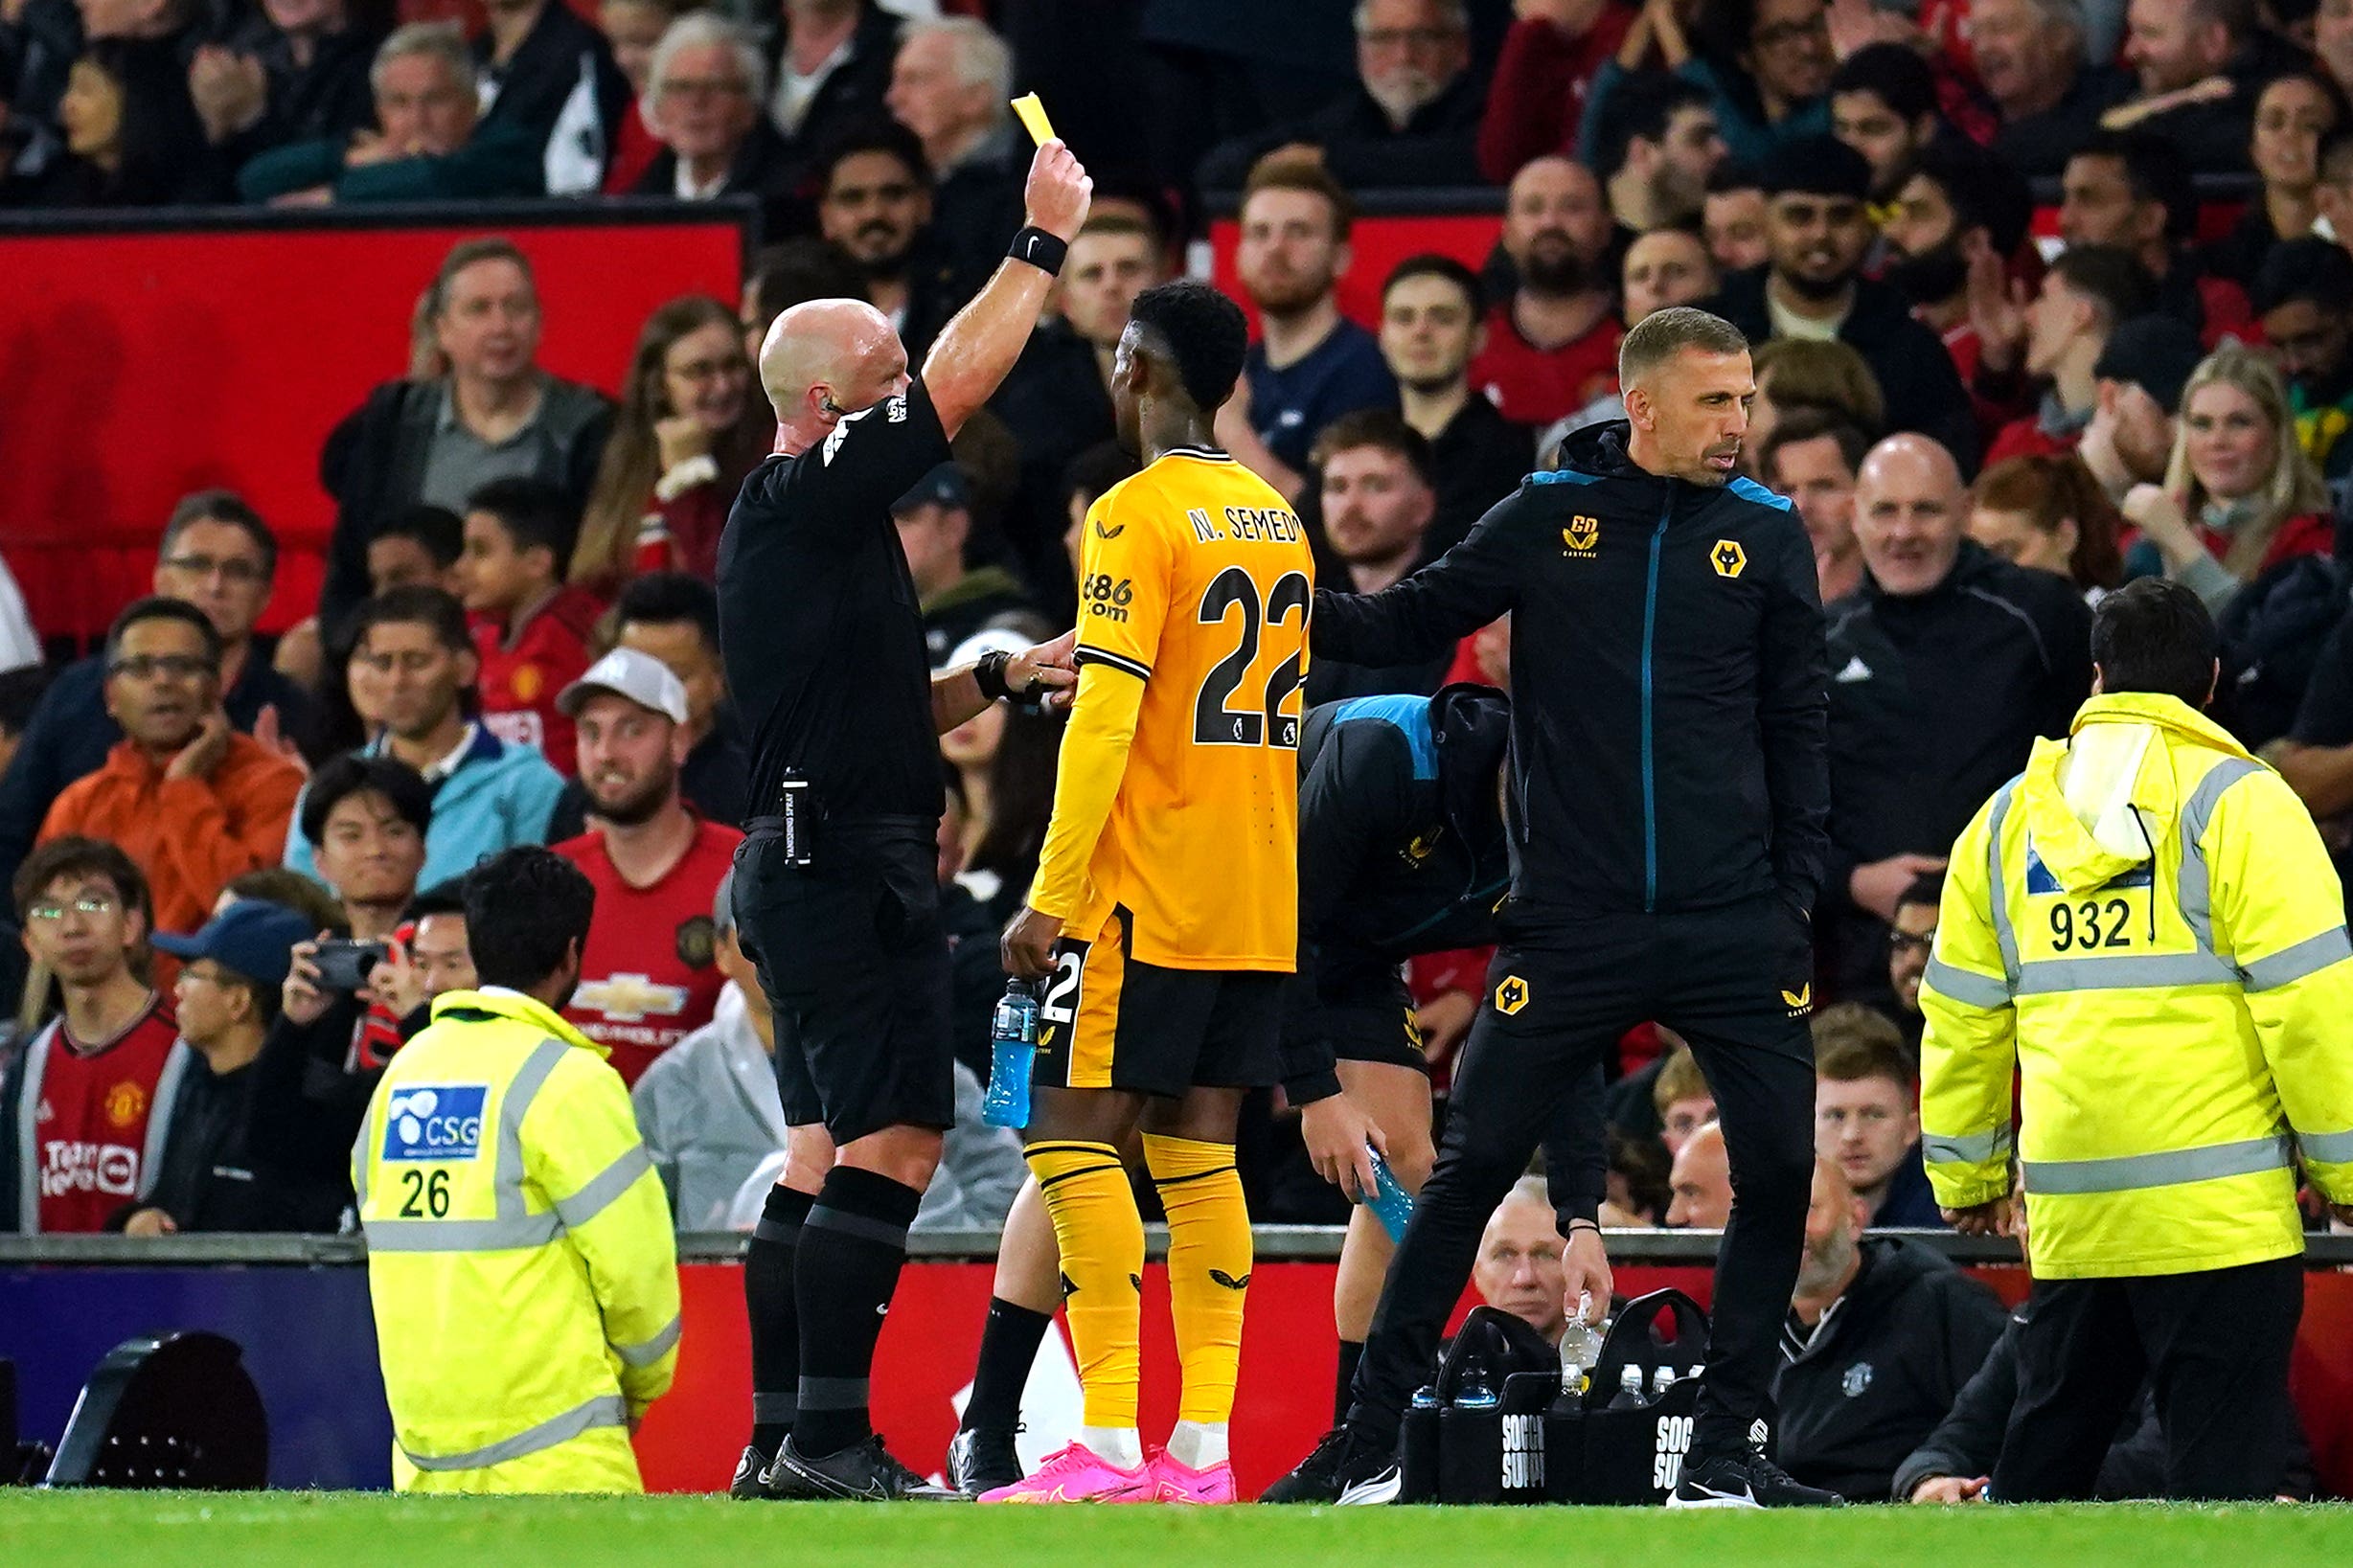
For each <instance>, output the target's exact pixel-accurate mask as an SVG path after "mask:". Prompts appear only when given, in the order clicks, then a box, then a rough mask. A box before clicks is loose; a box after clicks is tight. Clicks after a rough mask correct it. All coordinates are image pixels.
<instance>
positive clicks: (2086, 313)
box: [1980, 245, 2157, 464]
mask: <svg viewBox="0 0 2353 1568" xmlns="http://www.w3.org/2000/svg"><path fill="white" fill-rule="evenodd" d="M2156 297H2157V289H2156V286H2155V284H2154V282H2153V281H2152V280H2151V278H2150V277H2149V272H2148V269H2147V268H2146V267H2144V266H2142V265H2141V264H2140V263H2139V261H2136V260H2135V259H2134V258H2133V256H2132V254H2131V253H2130V252H2128V251H2122V250H2118V249H2117V248H2116V247H2115V246H2113V245H2077V246H2074V247H2073V248H2071V249H2069V250H2067V251H2066V252H2065V253H2063V254H2062V255H2061V256H2060V257H2059V259H2058V260H2057V261H2053V262H2052V263H2051V265H2050V270H2049V271H2048V272H2045V274H2044V275H2043V288H2042V292H2041V293H2040V294H2038V295H2037V296H2036V298H2035V301H2034V303H2033V304H2031V305H2029V306H2027V307H2026V308H2025V311H2024V312H2023V314H2024V317H2025V327H2026V341H2025V369H2026V374H2027V375H2029V376H2031V377H2033V378H2034V380H2035V381H2036V382H2038V383H2041V384H2043V389H2044V390H2043V398H2042V405H2041V407H2040V408H2039V409H2037V410H2036V412H2035V414H2034V415H2033V416H2032V417H2031V418H2027V419H2019V420H2011V421H2010V423H2008V424H2007V425H2005V426H2003V427H2002V431H2001V433H2000V434H1999V435H1998V436H1996V437H1995V438H1994V443H1993V445H1992V446H1990V447H1989V448H1987V450H1986V454H1985V460H1986V462H1987V463H1989V464H1993V463H1999V462H2001V461H2002V460H2003V459H2005V458H2013V457H2028V456H2041V455H2046V454H2050V453H2055V452H2071V451H2073V450H2074V449H2075V443H2077V442H2078V441H2080V440H2081V439H2082V438H2083V433H2084V426H2086V425H2088V424H2090V422H2091V416H2092V415H2093V414H2095V413H2097V412H2099V393H2100V384H2099V376H2098V375H2097V374H2096V367H2097V366H2098V365H2099V362H2100V355H2101V354H2102V353H2104V352H2107V349H2108V340H2109V339H2110V338H2111V337H2113V335H2114V334H2115V330H2116V329H2117V328H2118V327H2120V326H2122V325H2123V324H2124V323H2126V322H2128V321H2131V320H2132V319H2133V318H2134V317H2136V316H2138V315H2142V314H2144V313H2145V312H2146V311H2147V310H2148V309H2149V307H2150V306H2151V305H2152V304H2153V303H2154V302H2155V300H2156ZM1980 352H1981V353H1982V354H1983V355H1984V357H1985V358H1986V359H1987V360H1991V359H1992V358H1993V356H1994V352H1995V350H1994V345H1993V343H1992V342H1991V340H1987V341H1985V342H1984V343H1982V344H1981V346H1980ZM2001 352H2002V355H2003V357H2005V358H2006V357H2008V356H2009V354H2010V353H2011V352H2014V350H2013V347H2012V346H2011V345H2006V344H2005V345H2003V346H2002V349H2001Z"/></svg>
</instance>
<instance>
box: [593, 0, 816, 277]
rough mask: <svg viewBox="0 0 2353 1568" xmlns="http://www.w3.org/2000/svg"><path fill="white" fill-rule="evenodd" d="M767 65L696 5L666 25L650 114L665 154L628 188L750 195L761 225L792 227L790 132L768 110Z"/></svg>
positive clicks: (682, 195)
mask: <svg viewBox="0 0 2353 1568" xmlns="http://www.w3.org/2000/svg"><path fill="white" fill-rule="evenodd" d="M767 84H768V62H767V59H766V57H765V56H763V55H762V54H761V53H760V46H759V45H757V44H755V43H754V42H752V38H751V34H748V33H746V32H745V31H744V30H743V29H742V27H741V26H739V25H738V24H736V23H735V22H732V21H729V20H728V19H727V18H725V17H723V16H720V14H718V13H717V12H715V11H690V12H688V13H687V14H686V15H684V16H681V17H679V18H678V19H677V20H676V21H674V22H673V23H671V24H670V26H669V27H668V28H666V29H664V30H663V33H662V38H661V41H660V42H659V43H657V44H655V45H654V46H653V61H652V64H651V67H649V69H648V73H647V78H646V98H645V110H644V113H645V118H646V121H647V123H648V124H650V125H651V126H652V127H653V134H654V137H655V139H656V140H658V141H659V142H660V143H661V144H662V150H661V151H659V152H657V153H655V154H654V155H653V161H652V162H651V164H649V165H647V167H646V171H645V172H644V173H643V174H641V175H639V176H638V179H637V182H636V183H635V184H634V185H633V186H631V187H630V194H632V195H640V196H668V197H670V198H672V199H673V200H675V201H709V200H713V199H715V198H717V197H720V196H748V197H750V198H752V199H753V200H755V201H757V202H759V203H760V204H761V208H762V228H763V230H764V232H765V233H768V234H780V233H788V232H789V231H790V226H791V223H792V220H793V218H794V217H795V216H797V215H796V214H795V213H794V211H793V208H794V205H795V203H794V194H795V193H794V190H793V183H794V180H793V176H794V170H793V169H792V166H791V162H790V159H789V156H788V153H787V151H786V149H785V141H784V138H783V137H781V136H779V135H778V134H777V133H776V127H775V126H774V125H770V124H769V123H768V118H767V116H766V115H765V113H763V112H762V105H763V104H764V103H765V101H766V98H767Z"/></svg>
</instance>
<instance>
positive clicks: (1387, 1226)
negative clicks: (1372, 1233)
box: [1357, 1144, 1413, 1241]
mask: <svg viewBox="0 0 2353 1568" xmlns="http://www.w3.org/2000/svg"><path fill="white" fill-rule="evenodd" d="M1364 1147H1365V1149H1366V1151H1367V1152H1369V1153H1370V1154H1371V1155H1372V1157H1373V1191H1372V1193H1371V1195H1370V1196H1366V1197H1359V1198H1358V1199H1357V1201H1358V1202H1359V1203H1361V1204H1363V1205H1365V1206H1366V1207H1367V1208H1369V1209H1371V1210H1372V1211H1373V1216H1374V1217H1375V1218H1377V1219H1379V1220H1380V1221H1381V1228H1382V1230H1384V1231H1387V1232H1388V1233H1389V1239H1390V1240H1392V1241H1403V1240H1404V1239H1405V1221H1407V1220H1409V1219H1411V1218H1412V1217H1413V1194H1412V1193H1408V1192H1406V1191H1405V1184H1404V1183H1403V1182H1401V1181H1399V1180H1398V1179H1397V1177H1396V1175H1395V1173H1393V1172H1392V1171H1391V1170H1389V1162H1388V1161H1386V1160H1384V1159H1382V1157H1381V1151H1380V1150H1379V1149H1377V1148H1373V1146H1372V1145H1370V1144H1367V1145H1365V1146H1364Z"/></svg>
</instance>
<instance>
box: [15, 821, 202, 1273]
mask: <svg viewBox="0 0 2353 1568" xmlns="http://www.w3.org/2000/svg"><path fill="white" fill-rule="evenodd" d="M13 892H14V895H15V904H16V919H17V921H18V923H19V924H20V925H21V926H22V927H23V928H24V943H25V951H26V952H27V953H28V954H30V955H31V956H32V958H33V960H34V963H36V964H39V965H41V966H45V967H46V968H47V969H48V970H49V972H50V973H51V974H53V975H55V976H56V977H57V991H58V995H59V997H60V998H61V999H62V1002H63V1007H62V1010H61V1011H59V1013H58V1015H57V1017H56V1018H55V1019H53V1020H51V1021H50V1023H49V1025H48V1027H46V1028H44V1029H43V1030H42V1031H41V1032H40V1033H39V1034H36V1035H34V1038H33V1042H32V1043H31V1044H30V1045H28V1046H27V1047H25V1048H24V1049H23V1050H21V1051H18V1052H17V1053H15V1055H14V1057H13V1059H12V1060H11V1062H10V1063H9V1066H8V1068H7V1070H6V1073H5V1075H0V1230H7V1231H16V1232H21V1233H23V1234H25V1235H34V1234H44V1235H55V1234H57V1233H59V1232H73V1231H83V1232H88V1231H101V1230H103V1229H105V1228H106V1220H107V1217H108V1216H110V1215H111V1214H112V1213H113V1212H114V1211H115V1210H117V1209H119V1208H120V1207H122V1205H123V1204H125V1203H126V1202H127V1201H129V1200H130V1199H131V1198H133V1197H135V1196H136V1195H138V1193H139V1191H140V1189H141V1187H142V1185H143V1184H144V1183H145V1182H146V1181H147V1180H148V1177H149V1175H150V1173H151V1170H152V1167H153V1163H154V1159H155V1153H156V1150H157V1148H158V1147H159V1146H160V1145H161V1144H162V1142H163V1132H164V1128H165V1127H167V1126H168V1125H171V1105H172V1101H173V1098H174V1096H175V1095H176V1094H177V1092H178V1087H179V1080H180V1077H181V1075H182V1074H183V1073H185V1072H186V1071H187V1059H188V1051H187V1048H186V1047H185V1046H182V1045H180V1044H178V1039H179V1029H178V1027H177V1026H176V1025H175V1024H174V1023H173V1022H172V1018H171V1009H170V1008H169V1007H167V1006H166V1005H165V1004H164V1000H163V998H162V997H160V996H158V995H157V994H156V993H155V991H154V990H153V989H151V988H150V987H149V986H148V980H147V974H148V963H149V960H150V957H151V955H150V953H149V950H148V933H149V932H150V931H151V930H152V929H153V926H154V910H153V908H152V906H151V905H150V904H149V902H148V884H147V878H146V877H145V876H142V875H140V874H139V868H138V867H137V866H135V865H133V864H132V863H131V859H130V857H129V856H128V855H126V854H125V853H124V852H122V851H121V850H120V849H118V848H116V847H115V846H114V845H112V844H108V843H104V842H103V841H101V840H98V839H89V838H60V839H56V840H53V841H52V842H50V843H48V844H44V845H42V846H41V847H40V848H39V849H37V850H35V851H34V852H33V853H32V854H30V855H28V856H27V857H26V858H25V863H24V865H23V866H21V867H19V868H18V870H17V873H16V885H15V887H14V889H13ZM28 1107H31V1110H32V1114H31V1115H29V1116H28V1115H27V1114H26V1110H27V1108H28Z"/></svg>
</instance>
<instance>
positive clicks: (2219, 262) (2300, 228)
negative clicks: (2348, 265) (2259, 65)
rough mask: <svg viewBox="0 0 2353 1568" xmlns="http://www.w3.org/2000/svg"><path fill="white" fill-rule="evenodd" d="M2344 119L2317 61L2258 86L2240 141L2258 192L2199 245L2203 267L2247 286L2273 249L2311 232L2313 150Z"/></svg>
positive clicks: (2315, 175)
mask: <svg viewBox="0 0 2353 1568" xmlns="http://www.w3.org/2000/svg"><path fill="white" fill-rule="evenodd" d="M2348 120H2353V112H2349V111H2348V110H2347V108H2346V105H2345V100H2344V94H2343V92H2342V91H2341V90H2340V89H2339V87H2338V85H2337V82H2336V80H2335V79H2334V78H2332V77H2331V76H2329V74H2328V73H2327V72H2326V71H2324V70H2322V69H2320V68H2319V66H2313V65H2307V66H2304V67H2303V68H2301V69H2298V70H2295V71H2290V72H2288V73H2287V74H2286V75H2284V76H2279V77H2274V78H2273V79H2272V80H2270V81H2269V82H2267V83H2265V85H2264V88H2263V91H2262V93H2261V94H2260V95H2259V96H2257V98H2256V99H2255V128H2254V132H2253V135H2252V137H2251V138H2250V141H2249V144H2248V161H2249V162H2250V163H2251V164H2252V165H2253V166H2254V170H2255V174H2256V177H2257V178H2259V179H2261V180H2262V181H2263V189H2262V190H2261V192H2260V193H2257V195H2256V197H2255V199H2253V200H2251V201H2250V202H2248V204H2247V207H2246V210H2245V211H2243V212H2242V213H2240V215H2239V220H2238V222H2237V223H2235V224H2233V225H2232V226H2231V229H2230V232H2229V233H2228V234H2227V235H2224V236H2223V237H2222V238H2221V239H2217V240H2214V241H2213V242H2212V243H2210V244H2208V245H2207V246H2206V247H2205V263H2206V265H2207V267H2209V268H2210V269H2211V270H2213V271H2215V272H2217V273H2220V274H2221V275H2222V276H2223V277H2226V278H2228V279H2230V280H2231V281H2232V282H2234V283H2237V284H2244V285H2245V286H2247V287H2248V288H2250V289H2251V288H2253V286H2254V284H2255V274H2256V273H2257V272H2259V271H2260V270H2261V269H2262V267H2263V261H2264V258H2265V257H2267V256H2269V255H2271V253H2272V247H2273V246H2274V245H2277V244H2279V243H2280V242H2281V241H2282V240H2287V239H2300V238H2302V237H2303V236H2305V235H2308V234H2311V233H2312V232H2313V224H2314V221H2315V220H2316V219H2318V218H2319V216H2320V202H2319V188H2320V149H2321V148H2323V147H2325V146H2327V145H2328V142H2329V139H2330V138H2331V137H2333V136H2334V135H2336V134H2337V132H2338V130H2339V129H2340V128H2342V126H2343V125H2345V124H2346V123H2347V121H2348Z"/></svg>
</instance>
